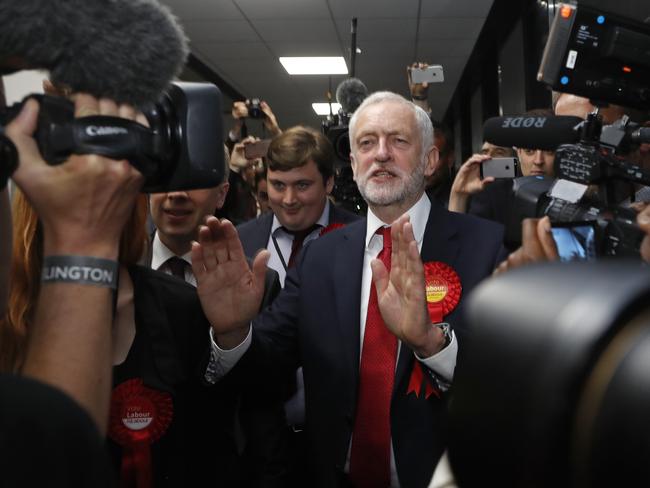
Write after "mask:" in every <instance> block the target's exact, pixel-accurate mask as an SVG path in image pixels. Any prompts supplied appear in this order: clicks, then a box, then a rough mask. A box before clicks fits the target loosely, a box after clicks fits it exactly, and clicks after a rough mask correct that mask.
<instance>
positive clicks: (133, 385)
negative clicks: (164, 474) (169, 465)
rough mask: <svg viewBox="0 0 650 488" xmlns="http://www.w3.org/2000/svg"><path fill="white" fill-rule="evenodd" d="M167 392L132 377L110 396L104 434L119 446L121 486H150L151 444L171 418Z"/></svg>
mask: <svg viewBox="0 0 650 488" xmlns="http://www.w3.org/2000/svg"><path fill="white" fill-rule="evenodd" d="M173 412H174V407H173V403H172V398H171V396H170V395H169V393H166V392H162V391H158V390H154V389H152V388H148V387H146V386H144V384H143V382H142V379H140V378H134V379H130V380H128V381H125V382H124V383H121V384H120V385H118V386H117V387H116V388H115V389H114V390H113V393H112V395H111V413H110V422H109V430H108V435H109V437H110V438H111V439H113V440H114V441H115V442H117V443H118V444H119V445H120V446H122V465H121V468H120V487H121V488H127V487H128V488H131V487H135V488H151V487H152V486H153V475H152V472H153V469H152V462H151V447H150V446H151V444H152V443H153V442H155V441H157V440H158V439H160V437H162V435H163V434H164V433H165V431H166V430H167V428H168V427H169V424H170V423H171V420H172V417H173Z"/></svg>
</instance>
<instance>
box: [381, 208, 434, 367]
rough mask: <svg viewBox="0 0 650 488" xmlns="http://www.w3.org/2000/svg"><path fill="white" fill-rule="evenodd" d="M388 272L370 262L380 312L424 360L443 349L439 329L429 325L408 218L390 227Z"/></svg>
mask: <svg viewBox="0 0 650 488" xmlns="http://www.w3.org/2000/svg"><path fill="white" fill-rule="evenodd" d="M391 239H392V253H391V269H390V272H389V271H388V270H387V269H386V267H385V266H384V264H383V263H382V262H381V261H380V260H379V259H375V260H373V261H372V263H371V266H372V279H373V281H374V283H375V287H376V288H377V298H378V302H379V311H380V312H381V316H382V318H383V319H384V323H385V324H386V327H388V329H389V330H390V331H391V332H392V333H393V334H395V335H396V336H397V338H398V339H399V340H401V341H402V342H404V343H405V344H406V345H408V346H409V347H410V348H411V349H413V350H414V351H415V352H416V354H417V355H418V356H420V357H423V358H427V357H430V356H433V355H434V354H436V353H437V352H439V351H440V350H441V349H442V348H443V347H444V345H445V337H444V334H443V333H442V331H441V330H440V329H439V328H438V327H433V326H432V325H431V320H430V318H429V313H428V311H427V301H426V295H425V282H424V266H423V265H422V259H421V258H420V253H419V252H418V245H417V242H416V241H415V237H414V235H413V226H412V225H411V223H410V221H409V217H408V216H407V215H403V216H402V217H400V218H399V219H397V220H396V221H395V222H394V223H393V225H392V226H391Z"/></svg>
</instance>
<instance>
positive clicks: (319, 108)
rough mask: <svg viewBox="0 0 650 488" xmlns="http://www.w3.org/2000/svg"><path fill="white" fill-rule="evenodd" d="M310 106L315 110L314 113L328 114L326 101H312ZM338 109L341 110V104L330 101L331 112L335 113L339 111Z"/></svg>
mask: <svg viewBox="0 0 650 488" xmlns="http://www.w3.org/2000/svg"><path fill="white" fill-rule="evenodd" d="M311 106H312V108H313V109H314V112H316V115H329V114H330V104H329V103H327V102H325V103H312V104H311ZM339 110H341V104H340V103H332V113H333V114H337V113H339Z"/></svg>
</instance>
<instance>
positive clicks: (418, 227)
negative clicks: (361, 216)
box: [366, 193, 431, 247]
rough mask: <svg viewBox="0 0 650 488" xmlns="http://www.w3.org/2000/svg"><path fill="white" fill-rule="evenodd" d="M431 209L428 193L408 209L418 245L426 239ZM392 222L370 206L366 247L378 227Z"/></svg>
mask: <svg viewBox="0 0 650 488" xmlns="http://www.w3.org/2000/svg"><path fill="white" fill-rule="evenodd" d="M430 210H431V202H430V201H429V197H427V194H426V193H423V194H422V196H421V197H420V199H419V200H418V201H417V202H416V203H415V205H413V206H412V207H411V208H409V209H408V210H407V211H406V213H407V214H408V216H409V217H410V218H411V225H412V226H413V236H414V237H415V241H416V242H417V243H418V246H420V244H421V243H422V239H424V229H425V228H426V226H427V220H428V218H429V211H430ZM390 224H392V222H383V221H382V220H381V219H380V218H379V217H377V216H376V215H375V214H374V213H372V210H371V209H370V208H368V216H367V219H366V247H368V246H369V245H370V239H372V236H374V235H375V232H377V229H379V228H380V227H385V226H389V225H390Z"/></svg>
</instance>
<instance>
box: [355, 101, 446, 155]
mask: <svg viewBox="0 0 650 488" xmlns="http://www.w3.org/2000/svg"><path fill="white" fill-rule="evenodd" d="M382 102H395V103H399V104H402V105H404V106H405V107H408V108H409V109H411V110H412V111H413V115H414V116H415V122H416V125H417V127H418V131H419V133H420V141H421V143H422V157H424V156H425V155H426V154H427V152H428V150H429V149H431V147H432V146H433V124H432V123H431V119H430V118H429V114H427V113H426V112H425V111H424V110H423V109H422V108H421V107H418V106H417V105H415V104H414V103H413V102H409V101H408V100H407V99H406V98H404V97H403V96H401V95H398V94H397V93H393V92H389V91H378V92H375V93H373V94H371V95H369V96H368V97H367V98H366V99H365V100H364V101H363V103H362V104H361V105H359V108H358V109H356V110H355V112H354V114H353V115H352V117H351V118H350V123H349V125H348V127H349V131H350V148H351V149H352V150H353V151H354V149H355V147H356V142H355V137H354V133H355V132H356V125H357V119H358V117H359V114H360V113H361V112H363V111H364V110H365V109H366V108H368V107H369V106H371V105H375V104H377V103H382Z"/></svg>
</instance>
